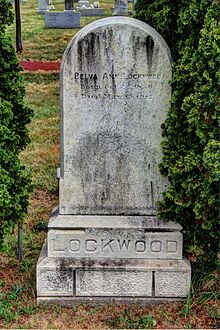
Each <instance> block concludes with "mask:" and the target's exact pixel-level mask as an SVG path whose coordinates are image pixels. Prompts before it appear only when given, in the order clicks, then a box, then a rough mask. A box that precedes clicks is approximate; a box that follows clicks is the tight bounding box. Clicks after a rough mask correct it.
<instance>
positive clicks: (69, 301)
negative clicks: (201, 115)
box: [37, 296, 183, 306]
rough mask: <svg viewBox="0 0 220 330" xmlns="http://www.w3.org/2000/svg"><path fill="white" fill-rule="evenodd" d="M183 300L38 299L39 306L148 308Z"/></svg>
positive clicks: (125, 298)
mask: <svg viewBox="0 0 220 330" xmlns="http://www.w3.org/2000/svg"><path fill="white" fill-rule="evenodd" d="M180 300H183V298H150V297H50V296H47V297H38V298H37V303H38V304H49V303H51V304H53V303H54V304H59V305H61V306H73V305H74V306H76V305H82V304H83V305H89V306H100V305H109V304H114V305H121V304H123V305H127V306H130V305H132V304H135V305H136V304H138V305H142V306H148V305H151V304H161V303H165V302H166V303H169V302H172V301H180Z"/></svg>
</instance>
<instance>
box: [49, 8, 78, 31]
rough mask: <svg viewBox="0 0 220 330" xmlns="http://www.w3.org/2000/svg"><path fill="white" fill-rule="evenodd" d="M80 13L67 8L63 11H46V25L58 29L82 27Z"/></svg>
mask: <svg viewBox="0 0 220 330" xmlns="http://www.w3.org/2000/svg"><path fill="white" fill-rule="evenodd" d="M80 16H81V15H80V13H77V12H74V11H72V10H65V11H64V12H62V13H49V12H46V13H45V27H46V28H56V29H70V28H80Z"/></svg>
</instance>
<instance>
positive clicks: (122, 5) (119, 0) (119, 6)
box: [113, 0, 128, 16]
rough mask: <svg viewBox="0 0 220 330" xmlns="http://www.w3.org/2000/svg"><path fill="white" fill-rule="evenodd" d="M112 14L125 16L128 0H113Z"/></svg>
mask: <svg viewBox="0 0 220 330" xmlns="http://www.w3.org/2000/svg"><path fill="white" fill-rule="evenodd" d="M113 15H115V16H120V15H121V16H127V15H128V0H115V5H114V13H113Z"/></svg>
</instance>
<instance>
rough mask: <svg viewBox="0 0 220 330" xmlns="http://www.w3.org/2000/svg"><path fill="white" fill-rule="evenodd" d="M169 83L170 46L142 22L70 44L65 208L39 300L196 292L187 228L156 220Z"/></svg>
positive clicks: (115, 21) (56, 220)
mask: <svg viewBox="0 0 220 330" xmlns="http://www.w3.org/2000/svg"><path fill="white" fill-rule="evenodd" d="M170 79H171V56H170V51H169V48H168V46H167V44H166V43H165V41H164V40H163V38H162V37H161V36H160V35H159V34H158V33H157V32H156V31H155V30H154V29H153V28H151V27H150V26H148V25H147V24H145V23H142V22H140V21H138V20H135V19H131V18H127V17H111V18H105V19H102V20H98V21H96V22H94V23H92V24H89V25H87V26H86V27H85V28H83V29H82V30H81V31H80V32H78V34H77V35H76V36H75V37H74V38H73V39H72V41H71V42H70V44H69V46H68V47H67V49H66V51H65V53H64V56H63V60H62V67H61V104H62V120H61V126H62V130H61V169H60V175H59V194H60V196H59V206H58V208H56V209H55V210H53V212H52V216H51V219H50V222H49V231H48V236H47V242H46V243H45V244H44V246H43V249H42V252H41V256H40V258H39V261H38V265H37V297H38V298H37V299H38V302H53V301H55V302H59V303H62V304H73V303H82V302H85V303H86V302H88V303H101V302H111V301H115V302H117V301H118V302H140V303H148V302H155V301H161V300H169V299H171V300H172V299H179V298H181V297H185V296H186V295H187V294H188V291H189V287H190V277H191V268H190V264H189V262H188V261H187V260H185V259H183V257H182V234H181V232H180V231H181V226H180V225H179V224H176V223H174V222H172V221H169V222H163V221H159V220H158V219H157V217H156V212H157V202H158V200H159V199H160V198H161V196H162V193H163V191H164V190H165V189H166V187H167V184H168V182H167V179H166V178H165V177H162V176H161V174H160V172H159V169H158V165H159V164H160V162H161V158H162V151H161V145H160V144H161V139H162V138H161V124H162V123H163V122H164V120H165V118H166V112H167V110H168V108H169V102H170V95H171V88H170V85H169V81H170Z"/></svg>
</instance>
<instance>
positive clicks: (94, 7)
mask: <svg viewBox="0 0 220 330" xmlns="http://www.w3.org/2000/svg"><path fill="white" fill-rule="evenodd" d="M77 10H78V11H79V12H80V14H81V16H102V15H103V14H104V10H103V8H100V7H99V3H98V2H94V4H91V5H90V3H89V1H88V0H79V1H78V7H77Z"/></svg>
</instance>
